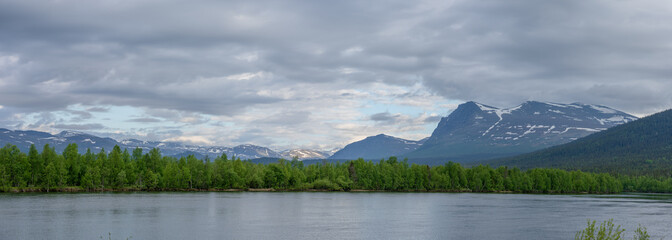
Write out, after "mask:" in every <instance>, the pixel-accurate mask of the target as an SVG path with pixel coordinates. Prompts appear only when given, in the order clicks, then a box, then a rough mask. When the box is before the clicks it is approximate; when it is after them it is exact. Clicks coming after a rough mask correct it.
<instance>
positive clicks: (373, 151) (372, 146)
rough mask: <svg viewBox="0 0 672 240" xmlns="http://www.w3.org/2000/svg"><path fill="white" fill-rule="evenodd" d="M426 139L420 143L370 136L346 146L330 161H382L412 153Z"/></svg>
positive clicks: (386, 136)
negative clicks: (359, 159) (360, 159)
mask: <svg viewBox="0 0 672 240" xmlns="http://www.w3.org/2000/svg"><path fill="white" fill-rule="evenodd" d="M424 141H425V139H423V140H420V141H412V140H406V139H402V138H397V137H392V136H388V135H385V134H379V135H376V136H370V137H367V138H365V139H362V140H360V141H357V142H353V143H350V144H348V145H347V146H345V147H344V148H343V149H341V150H339V151H338V152H336V153H334V155H332V156H331V157H329V159H349V160H355V159H358V158H363V159H367V160H380V159H381V158H388V157H391V156H401V155H403V154H405V153H408V152H411V151H413V150H415V149H417V148H418V147H420V146H421V145H422V143H423V142H424Z"/></svg>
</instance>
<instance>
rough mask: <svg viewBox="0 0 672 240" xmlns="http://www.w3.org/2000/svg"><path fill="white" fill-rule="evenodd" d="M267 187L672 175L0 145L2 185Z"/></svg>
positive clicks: (477, 184)
mask: <svg viewBox="0 0 672 240" xmlns="http://www.w3.org/2000/svg"><path fill="white" fill-rule="evenodd" d="M250 188H267V189H277V190H307V189H323V190H339V191H341V190H345V191H347V190H355V189H358V190H377V191H467V192H494V191H511V192H526V193H576V192H592V193H610V192H620V191H622V190H627V191H653V192H671V191H672V179H670V178H665V179H654V178H650V177H623V176H621V177H614V176H612V175H609V174H604V173H602V174H596V173H586V172H581V171H572V172H569V171H563V170H558V169H532V170H528V171H521V170H519V169H517V168H507V167H499V168H496V169H493V168H491V167H488V166H476V167H473V168H464V167H462V166H461V165H460V164H457V163H452V162H450V163H447V164H445V165H439V166H434V167H430V166H427V165H417V164H410V165H409V164H408V162H407V161H398V160H397V158H395V157H391V158H389V159H387V160H380V161H378V162H373V161H365V160H363V159H359V160H355V161H348V162H345V163H336V164H332V163H328V162H325V163H324V164H313V165H309V166H304V165H303V162H301V161H296V160H293V161H286V160H282V159H281V160H279V161H278V162H276V163H271V164H266V165H264V164H254V163H252V162H250V161H241V160H240V159H234V158H232V159H229V158H228V157H227V156H226V155H225V154H223V155H222V156H220V157H217V158H215V159H214V160H213V161H211V160H210V159H209V158H205V159H203V160H200V159H197V158H195V157H193V156H187V157H180V158H179V159H178V158H174V157H165V156H162V155H161V153H160V152H159V150H158V149H156V148H155V149H152V150H151V151H150V152H149V153H143V152H142V149H140V148H137V149H136V150H134V151H133V152H128V151H122V150H121V148H120V147H118V146H115V147H114V148H113V149H112V151H110V152H109V153H107V152H105V151H104V150H102V151H100V152H99V153H92V152H91V151H87V152H86V153H85V154H83V155H80V154H79V152H78V151H77V145H76V144H70V145H68V147H67V148H66V149H65V150H64V151H63V154H58V153H56V152H55V151H54V149H53V148H51V147H49V145H45V146H44V147H43V150H42V152H41V153H40V152H38V150H37V149H36V148H35V147H34V146H31V148H30V150H29V152H28V153H27V154H26V153H23V152H21V151H20V150H19V149H18V148H17V147H16V146H13V145H6V146H5V147H3V148H2V149H0V190H2V191H64V190H67V191H99V190H123V191H125V190H130V191H139V190H149V191H157V190H167V191H173V190H223V189H242V190H246V189H250Z"/></svg>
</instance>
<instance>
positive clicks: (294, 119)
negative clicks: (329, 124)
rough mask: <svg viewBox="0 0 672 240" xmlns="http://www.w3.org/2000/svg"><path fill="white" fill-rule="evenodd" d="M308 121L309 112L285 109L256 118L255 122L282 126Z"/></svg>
mask: <svg viewBox="0 0 672 240" xmlns="http://www.w3.org/2000/svg"><path fill="white" fill-rule="evenodd" d="M308 121H310V112H307V111H287V112H281V113H278V114H274V115H271V116H268V117H265V118H263V119H259V120H256V121H255V122H256V123H263V124H277V125H282V126H287V125H296V124H301V123H305V122H308Z"/></svg>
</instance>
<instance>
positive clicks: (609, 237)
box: [574, 219, 651, 240]
mask: <svg viewBox="0 0 672 240" xmlns="http://www.w3.org/2000/svg"><path fill="white" fill-rule="evenodd" d="M624 232H625V229H621V226H620V225H619V226H616V225H615V224H614V221H613V219H609V220H608V221H604V222H602V223H600V226H599V227H597V228H595V220H593V221H590V220H588V226H586V228H585V229H583V230H581V231H579V232H577V233H576V235H575V236H574V239H576V240H619V239H622V238H623V235H624ZM633 239H635V240H649V239H651V236H650V235H649V234H648V232H647V230H646V227H642V225H639V227H638V228H637V229H636V230H635V236H634V237H633Z"/></svg>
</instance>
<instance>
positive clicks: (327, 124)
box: [0, 0, 672, 149]
mask: <svg viewBox="0 0 672 240" xmlns="http://www.w3.org/2000/svg"><path fill="white" fill-rule="evenodd" d="M671 22H672V2H670V1H660V0H609V1H607V0H604V1H602V0H563V1H537V0H506V1H501V0H484V1H473V0H464V1H462V0H456V1H450V0H439V1H407V0H404V1H385V2H374V1H276V0H273V1H263V0H261V1H175V0H109V1H105V0H102V1H90V0H51V1H48V0H43V1H32V0H0V127H4V128H10V129H34V130H41V131H49V132H54V133H55V132H60V131H62V130H77V131H84V132H89V133H95V134H99V135H104V136H112V137H115V138H127V137H133V138H139V139H147V140H171V141H186V142H192V143H197V144H211V145H221V146H234V145H237V144H242V143H252V144H257V145H263V146H269V147H272V148H275V149H284V148H296V147H305V148H316V149H330V148H335V147H342V146H343V145H345V144H347V143H349V142H351V141H355V140H359V139H362V138H364V137H366V136H369V135H375V134H378V133H386V134H390V135H394V136H398V137H403V138H408V139H420V138H423V137H426V136H428V135H429V134H431V131H432V130H433V129H434V127H435V126H436V124H437V122H438V119H439V118H440V117H441V116H445V115H447V114H448V113H450V111H452V110H453V109H454V108H455V107H456V106H457V105H458V104H459V103H461V102H464V101H469V100H474V101H477V102H481V103H484V104H488V105H492V106H498V107H512V106H515V105H518V104H519V103H521V102H523V101H526V100H538V101H551V102H561V103H571V102H583V103H590V104H600V105H606V106H610V107H613V108H616V109H619V110H622V111H626V112H628V113H632V114H636V115H638V116H644V115H647V114H651V113H654V112H656V111H660V110H664V109H668V108H670V107H672V77H671V76H672V24H670V23H671Z"/></svg>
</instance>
